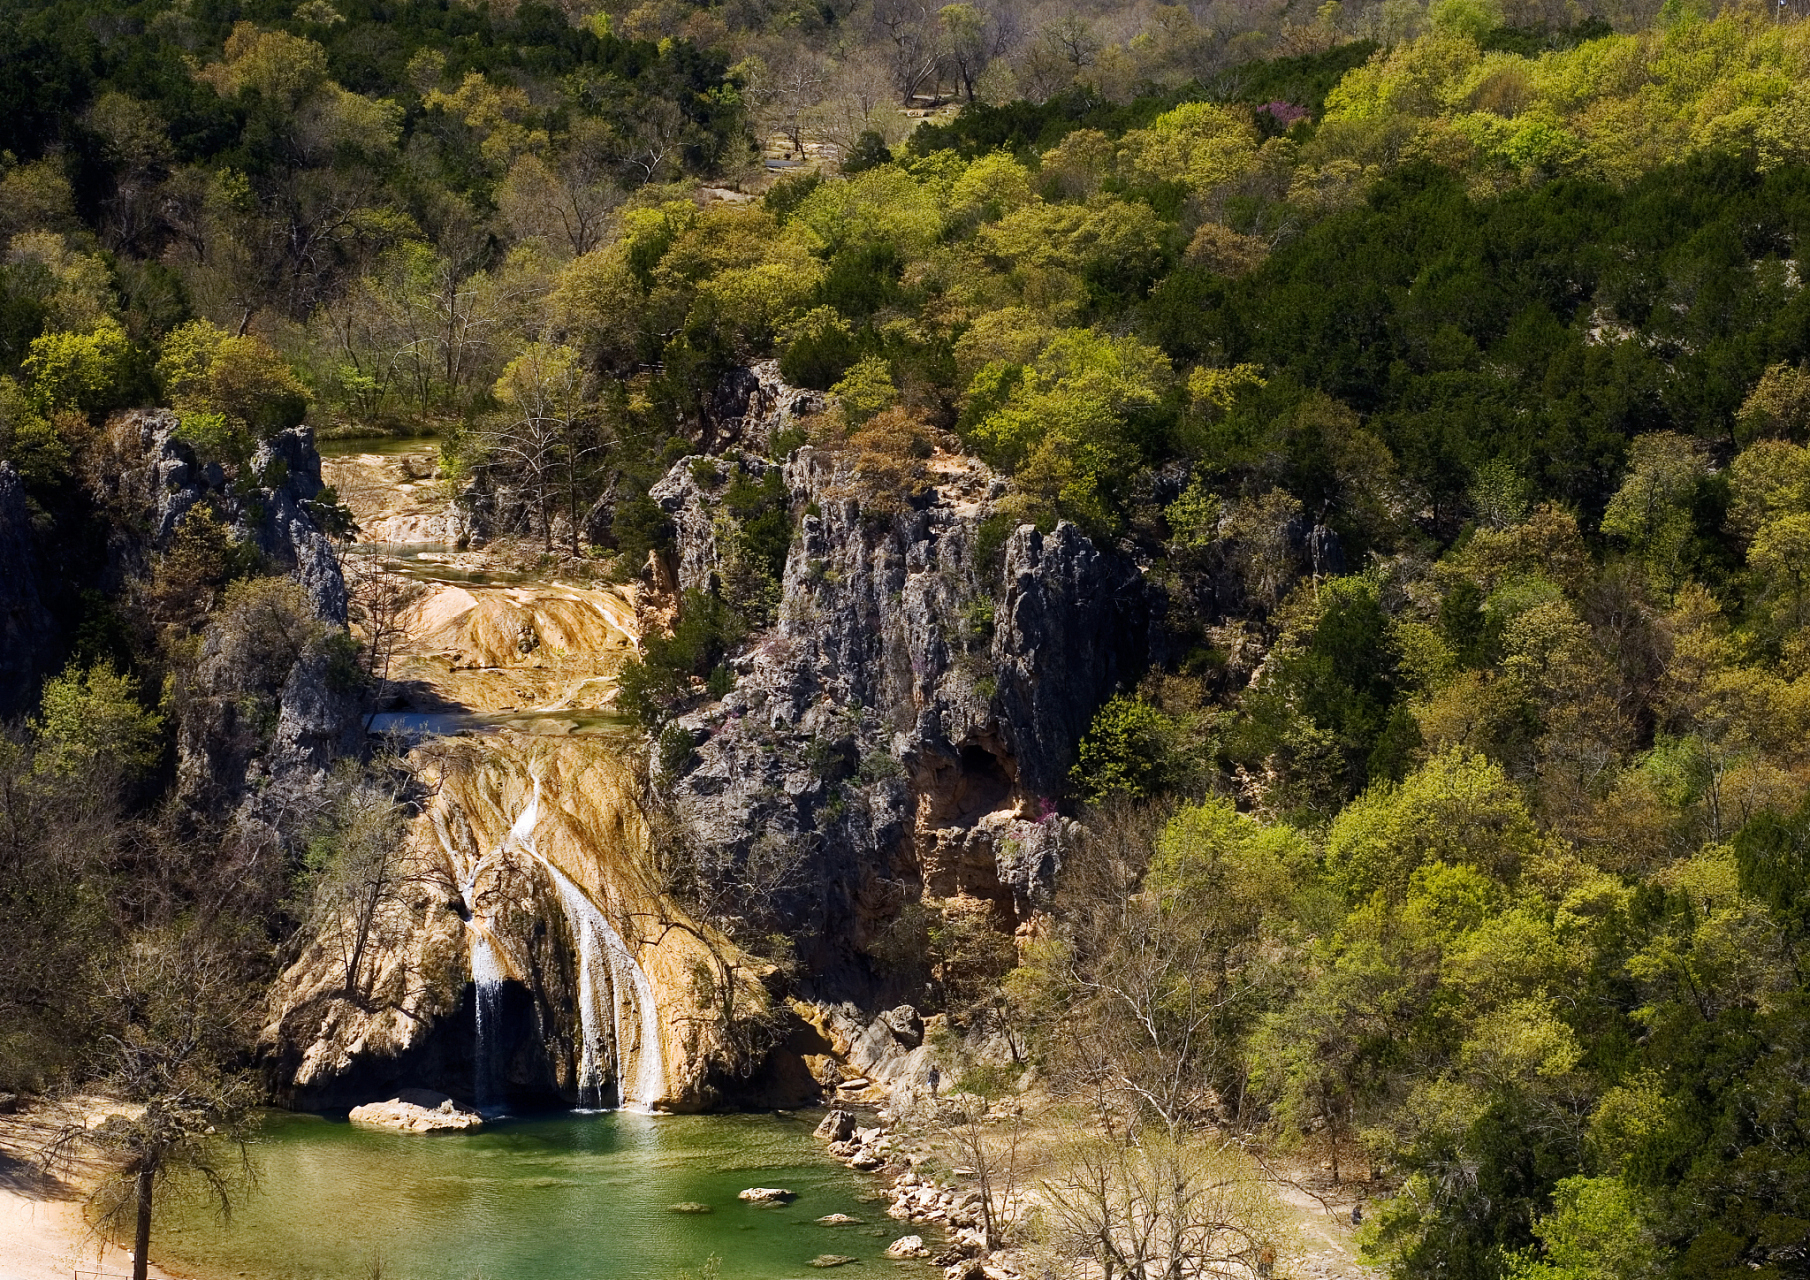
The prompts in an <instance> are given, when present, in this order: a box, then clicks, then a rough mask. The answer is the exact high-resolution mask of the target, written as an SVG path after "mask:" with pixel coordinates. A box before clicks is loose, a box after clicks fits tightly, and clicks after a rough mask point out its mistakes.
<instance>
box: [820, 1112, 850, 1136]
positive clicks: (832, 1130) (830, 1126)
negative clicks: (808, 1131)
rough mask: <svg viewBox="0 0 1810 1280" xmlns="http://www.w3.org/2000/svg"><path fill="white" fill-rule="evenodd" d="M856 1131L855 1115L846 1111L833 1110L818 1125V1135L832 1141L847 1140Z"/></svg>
mask: <svg viewBox="0 0 1810 1280" xmlns="http://www.w3.org/2000/svg"><path fill="white" fill-rule="evenodd" d="M854 1131H855V1117H854V1116H852V1115H850V1114H849V1113H848V1112H846V1111H832V1112H830V1113H829V1114H828V1115H827V1116H825V1117H824V1118H823V1123H822V1124H820V1125H818V1126H817V1136H818V1137H819V1138H827V1139H828V1140H829V1141H831V1142H845V1141H847V1139H848V1136H849V1135H850V1134H852V1133H853V1132H854Z"/></svg>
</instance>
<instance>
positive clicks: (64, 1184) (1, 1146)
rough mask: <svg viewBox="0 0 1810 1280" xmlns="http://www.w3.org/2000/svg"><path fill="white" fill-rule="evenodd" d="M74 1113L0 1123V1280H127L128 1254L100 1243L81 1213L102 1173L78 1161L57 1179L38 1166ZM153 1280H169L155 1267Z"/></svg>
mask: <svg viewBox="0 0 1810 1280" xmlns="http://www.w3.org/2000/svg"><path fill="white" fill-rule="evenodd" d="M77 1106H79V1104H76V1105H73V1106H70V1107H56V1108H52V1107H49V1106H36V1107H33V1108H32V1109H31V1110H30V1111H29V1112H28V1113H26V1114H23V1115H10V1116H7V1115H0V1280H95V1277H97V1276H100V1277H105V1278H106V1280H115V1278H116V1277H126V1276H130V1275H131V1274H132V1255H131V1253H130V1252H129V1251H127V1250H125V1249H121V1248H118V1247H116V1246H114V1245H112V1244H110V1243H108V1242H106V1241H104V1240H102V1239H101V1238H100V1236H98V1235H97V1234H96V1233H95V1231H94V1229H93V1228H92V1227H91V1226H89V1224H88V1220H87V1218H86V1217H85V1216H84V1215H83V1212H82V1202H83V1198H84V1196H85V1195H86V1194H87V1190H88V1188H89V1187H90V1186H92V1185H93V1183H94V1180H95V1179H97V1178H98V1177H99V1176H100V1174H101V1167H100V1166H99V1165H98V1164H95V1163H93V1162H92V1161H88V1160H82V1159H78V1160H75V1161H72V1162H67V1163H66V1164H65V1165H64V1166H63V1167H61V1168H59V1170H58V1173H59V1174H61V1175H62V1176H54V1175H51V1174H48V1173H46V1172H45V1171H44V1170H43V1169H42V1168H41V1167H40V1165H39V1163H38V1153H39V1152H40V1151H41V1150H43V1148H44V1145H45V1144H46V1143H47V1142H49V1141H50V1140H51V1139H52V1138H53V1137H54V1136H55V1134H56V1132H57V1130H58V1129H59V1128H60V1127H61V1126H62V1125H64V1124H66V1123H68V1121H69V1119H71V1118H74V1117H76V1116H78V1115H79V1114H80V1112H79V1111H78V1110H77ZM154 1252H155V1250H154V1249H153V1253H154ZM151 1275H152V1276H155V1277H160V1278H161V1280H173V1273H171V1272H168V1271H165V1270H163V1269H162V1268H160V1267H157V1266H152V1267H151Z"/></svg>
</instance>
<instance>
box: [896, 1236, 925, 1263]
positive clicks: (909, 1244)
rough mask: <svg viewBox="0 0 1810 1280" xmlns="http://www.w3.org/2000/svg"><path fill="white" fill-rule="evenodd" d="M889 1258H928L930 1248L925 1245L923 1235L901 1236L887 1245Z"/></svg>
mask: <svg viewBox="0 0 1810 1280" xmlns="http://www.w3.org/2000/svg"><path fill="white" fill-rule="evenodd" d="M886 1256H887V1257H889V1258H928V1257H929V1256H930V1250H929V1249H927V1248H925V1247H924V1237H922V1236H900V1237H899V1238H898V1239H897V1240H894V1241H893V1242H892V1243H891V1244H889V1245H887V1246H886Z"/></svg>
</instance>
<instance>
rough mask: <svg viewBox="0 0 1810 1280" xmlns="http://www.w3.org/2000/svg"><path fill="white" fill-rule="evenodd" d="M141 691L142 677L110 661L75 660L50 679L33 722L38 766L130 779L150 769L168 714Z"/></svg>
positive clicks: (69, 774) (74, 773) (160, 748)
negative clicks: (87, 663)
mask: <svg viewBox="0 0 1810 1280" xmlns="http://www.w3.org/2000/svg"><path fill="white" fill-rule="evenodd" d="M138 692H139V691H138V681H137V680H136V679H134V678H133V677H132V676H131V675H128V674H125V673H122V672H120V671H117V670H115V669H114V667H113V664H112V663H111V662H108V661H103V662H100V663H98V664H96V665H95V666H92V667H90V668H88V669H87V670H85V671H84V670H80V669H78V668H76V667H73V666H72V667H70V668H68V669H67V670H65V671H64V672H63V674H62V675H60V676H58V677H56V678H55V679H53V680H51V681H50V682H49V683H47V684H46V685H45V686H44V697H43V701H42V706H41V709H40V711H39V714H38V716H37V718H35V719H34V720H33V721H32V722H31V727H32V734H33V737H34V738H35V739H36V742H35V745H36V749H37V755H36V763H37V766H38V767H39V768H41V769H46V770H49V771H50V772H52V773H56V774H59V775H62V776H66V777H77V776H80V777H85V778H95V779H101V780H104V779H121V780H128V781H129V780H131V779H133V778H135V777H137V776H139V775H142V774H143V773H145V772H146V771H148V770H149V769H151V768H152V767H153V766H154V765H156V763H157V761H158V759H159V758H160V757H161V756H162V754H163V717H162V716H160V715H159V714H158V713H157V712H155V711H152V710H149V709H147V708H146V707H145V706H144V705H143V704H142V703H141V702H140V700H139V696H138ZM102 785H106V784H105V782H104V781H103V782H102Z"/></svg>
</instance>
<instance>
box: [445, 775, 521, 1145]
mask: <svg viewBox="0 0 1810 1280" xmlns="http://www.w3.org/2000/svg"><path fill="white" fill-rule="evenodd" d="M539 820H540V779H539V778H536V779H535V780H534V794H533V795H532V796H531V797H530V798H529V800H528V803H527V805H526V807H524V808H523V809H522V811H521V813H520V814H519V815H518V816H517V817H516V820H515V825H514V826H512V827H510V828H509V834H508V835H506V836H504V837H503V840H502V843H501V844H499V845H498V846H497V847H496V848H495V849H493V850H492V851H491V852H490V853H488V854H485V855H484V856H483V857H481V858H477V859H475V860H474V861H473V862H472V864H471V867H470V869H469V870H467V872H466V873H465V879H464V880H463V882H462V883H461V884H460V885H459V896H460V897H461V898H462V899H464V901H465V914H466V916H467V918H468V921H469V923H468V926H467V928H468V931H469V933H470V935H471V981H472V986H473V987H475V988H476V990H475V991H474V992H473V1013H474V1014H475V1021H476V1022H477V1044H476V1046H475V1049H474V1061H473V1064H472V1092H473V1094H474V1095H475V1097H474V1098H473V1103H474V1105H476V1106H477V1108H478V1109H479V1110H480V1111H481V1110H485V1109H487V1108H490V1107H495V1106H500V1105H501V1102H502V1099H501V1097H500V1090H499V1088H498V1081H497V1071H496V1045H495V1043H494V1042H495V1040H496V1035H497V1031H498V1030H499V1027H500V1019H499V1015H500V1014H501V1011H502V1003H501V1002H502V995H503V980H504V978H505V977H506V976H507V975H506V974H505V973H504V972H503V966H502V962H501V961H500V960H499V959H498V957H497V953H496V948H495V947H494V946H493V945H491V941H490V936H489V934H487V933H485V932H484V930H483V929H482V928H480V927H479V926H478V925H477V923H476V920H477V898H476V896H475V895H476V890H477V883H478V873H479V872H480V871H482V870H483V869H484V867H485V865H486V864H487V863H489V862H490V861H491V860H492V859H493V858H499V857H501V856H502V855H503V854H505V853H507V852H508V851H509V849H510V847H511V846H512V845H523V846H526V847H527V848H528V849H529V850H530V851H532V850H533V844H532V839H533V832H534V824H535V823H536V822H538V821H539ZM441 843H442V845H443V846H444V847H445V848H446V849H447V851H448V852H449V853H450V852H451V849H452V846H451V844H450V843H449V842H448V841H447V840H446V837H445V834H444V833H441Z"/></svg>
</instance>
